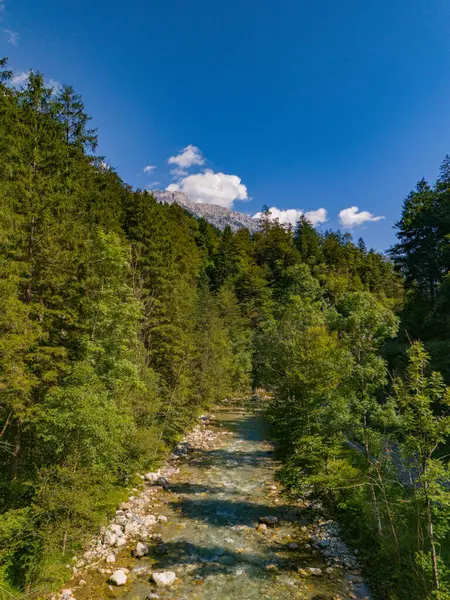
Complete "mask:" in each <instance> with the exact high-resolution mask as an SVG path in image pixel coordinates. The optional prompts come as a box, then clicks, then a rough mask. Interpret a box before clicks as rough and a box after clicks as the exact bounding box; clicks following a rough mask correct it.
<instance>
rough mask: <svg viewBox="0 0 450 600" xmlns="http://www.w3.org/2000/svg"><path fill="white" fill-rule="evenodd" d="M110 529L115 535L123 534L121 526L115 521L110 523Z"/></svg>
mask: <svg viewBox="0 0 450 600" xmlns="http://www.w3.org/2000/svg"><path fill="white" fill-rule="evenodd" d="M110 529H111V531H112V532H113V533H115V534H116V535H123V530H122V527H121V525H119V524H117V523H113V524H112V525H110Z"/></svg>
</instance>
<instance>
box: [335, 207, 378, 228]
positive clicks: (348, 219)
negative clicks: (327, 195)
mask: <svg viewBox="0 0 450 600" xmlns="http://www.w3.org/2000/svg"><path fill="white" fill-rule="evenodd" d="M381 219H384V217H376V216H375V215H373V214H372V213H370V212H368V211H367V210H362V211H360V210H359V208H358V207H357V206H351V207H350V208H344V209H343V210H341V211H340V213H339V221H340V223H341V225H342V227H346V228H351V227H356V226H358V225H362V224H363V223H367V222H368V221H371V222H373V223H375V222H376V221H381Z"/></svg>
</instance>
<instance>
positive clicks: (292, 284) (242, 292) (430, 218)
mask: <svg viewBox="0 0 450 600" xmlns="http://www.w3.org/2000/svg"><path fill="white" fill-rule="evenodd" d="M11 77H12V73H11V72H10V71H9V70H8V64H7V61H6V60H5V59H4V60H2V61H1V72H0V78H1V83H0V92H1V93H0V456H1V460H0V589H1V590H2V591H4V592H5V593H6V594H8V595H11V597H20V596H21V595H22V594H25V593H26V594H34V597H41V596H42V595H44V594H45V593H48V592H50V591H52V590H54V589H56V588H57V586H59V585H61V584H62V583H64V581H65V579H66V578H67V570H66V564H67V562H68V561H70V558H71V557H72V556H73V555H74V554H75V553H76V552H77V551H79V549H80V548H81V547H82V546H83V544H84V543H85V541H86V540H87V539H88V538H89V536H91V535H92V534H93V532H95V531H96V530H97V529H98V527H99V526H100V524H101V523H103V522H104V519H105V518H106V516H107V515H108V514H111V513H112V512H113V511H114V510H115V508H116V506H117V505H118V503H119V502H120V501H121V500H122V499H123V498H124V497H125V496H126V494H127V491H126V490H127V489H129V487H130V485H131V484H132V483H133V481H134V480H135V477H136V473H138V472H142V471H143V470H145V469H146V470H149V469H150V468H153V467H156V466H157V465H158V464H159V463H160V462H161V461H162V460H163V459H164V457H165V456H166V455H167V453H168V452H169V451H170V449H171V448H173V446H174V444H175V443H176V442H177V441H178V440H179V439H180V436H181V435H182V433H183V432H184V431H185V429H186V428H187V427H188V426H189V425H190V424H191V423H192V422H193V419H194V418H195V416H196V415H197V414H199V413H200V411H202V410H204V409H205V408H208V407H211V406H214V405H215V404H217V403H220V402H221V400H223V399H224V398H226V397H231V396H233V395H245V394H248V393H249V392H250V390H252V389H253V390H256V389H258V388H262V389H264V390H267V391H269V392H270V393H271V395H272V398H273V399H272V401H271V402H270V405H269V408H268V418H269V419H270V422H271V425H272V432H273V436H274V439H275V440H276V442H277V448H278V453H279V456H280V458H281V460H282V464H283V467H282V469H281V471H280V473H279V478H280V481H281V482H282V483H283V484H284V485H285V486H286V488H287V489H290V490H303V491H304V490H306V491H307V492H308V493H310V494H312V495H314V496H315V497H318V498H320V499H321V500H322V501H323V502H324V503H325V505H326V506H327V508H328V510H329V511H330V514H333V515H334V517H335V518H336V519H337V520H338V521H339V522H340V523H341V525H342V527H343V531H344V533H345V536H346V540H347V541H348V542H349V543H350V544H351V545H352V546H354V547H356V548H357V549H358V551H359V556H360V557H361V561H362V563H363V565H364V567H365V574H366V575H367V577H368V579H369V581H370V583H371V586H372V588H373V590H374V593H375V594H376V595H377V597H378V598H380V599H389V600H401V599H403V600H404V599H406V598H408V599H410V600H424V599H428V598H439V599H441V600H445V599H447V598H450V544H449V541H450V540H449V536H450V492H449V488H448V482H449V481H450V473H449V472H448V456H449V449H448V448H449V444H448V436H449V434H450V416H449V406H450V388H449V387H448V384H449V383H450V363H449V360H448V354H449V350H450V274H449V270H450V244H449V236H450V158H449V157H447V158H445V160H444V161H443V164H442V167H441V172H440V176H439V178H438V180H437V181H436V182H435V183H434V184H432V185H430V184H429V183H427V182H426V181H424V180H421V181H419V183H418V184H417V187H416V189H415V190H414V191H412V192H411V193H410V194H409V195H408V196H407V198H406V200H405V201H404V204H403V208H402V213H401V218H400V220H399V222H398V223H397V224H396V230H397V238H398V241H397V243H396V244H395V245H394V246H393V247H392V248H390V249H389V251H388V253H387V254H386V255H384V254H382V253H380V252H377V251H374V250H371V249H367V248H366V246H365V244H364V241H363V240H362V239H359V240H358V241H357V242H356V243H355V242H354V241H353V240H352V236H351V235H350V234H348V233H345V234H342V233H341V232H336V231H325V232H323V233H321V232H319V231H318V230H316V229H315V228H314V227H313V226H312V225H311V224H310V223H309V222H308V221H307V220H306V219H305V218H301V219H300V221H299V222H298V223H297V225H296V226H295V227H294V228H290V227H285V226H282V225H281V224H280V223H278V222H277V221H276V220H272V219H271V218H270V212H269V211H268V210H266V211H265V212H264V211H263V216H262V218H261V220H260V228H259V231H258V232H257V233H255V234H254V235H250V234H249V232H248V231H247V230H240V231H238V232H237V233H233V232H232V231H231V230H230V229H229V228H227V229H225V231H224V232H220V231H218V230H216V229H215V228H214V227H213V226H212V225H210V224H208V223H207V222H206V221H204V220H196V219H195V218H193V217H192V216H190V215H189V214H188V213H187V212H185V211H184V210H183V209H182V208H181V207H179V206H177V205H166V204H159V203H157V202H156V200H155V199H154V197H153V196H152V194H151V193H149V192H148V191H142V190H133V189H132V188H131V187H130V186H128V185H126V183H124V182H123V181H122V180H121V179H120V177H119V175H118V174H117V173H116V172H115V170H114V169H113V168H111V167H110V166H108V165H107V164H106V163H105V162H104V159H103V158H101V157H98V156H97V155H96V147H97V134H96V131H95V130H93V129H91V128H90V119H89V116H88V115H87V113H86V112H85V108H84V105H83V101H82V98H81V97H80V96H79V95H78V94H77V93H76V92H75V91H74V89H73V88H72V87H70V86H63V87H61V88H60V89H57V90H53V89H52V88H51V87H49V86H47V85H46V83H45V80H44V77H43V75H42V74H41V73H39V72H30V74H29V77H28V80H27V82H26V83H25V85H24V86H23V87H22V88H21V89H20V90H17V89H15V88H14V87H13V86H12V85H11V84H10V81H11ZM399 201H400V200H399ZM40 595H41V596H40Z"/></svg>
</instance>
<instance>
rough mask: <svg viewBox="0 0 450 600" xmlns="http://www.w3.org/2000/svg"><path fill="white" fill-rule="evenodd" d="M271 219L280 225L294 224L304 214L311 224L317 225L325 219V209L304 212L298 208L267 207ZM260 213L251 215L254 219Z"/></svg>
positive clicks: (259, 215) (258, 216)
mask: <svg viewBox="0 0 450 600" xmlns="http://www.w3.org/2000/svg"><path fill="white" fill-rule="evenodd" d="M269 210H270V218H271V220H275V219H277V220H278V221H279V223H280V224H281V225H295V224H296V223H297V222H298V220H299V219H300V217H301V216H302V215H304V216H305V217H306V218H307V219H308V221H310V222H311V223H312V224H313V225H319V224H320V223H325V222H326V221H327V211H326V210H325V208H318V209H317V210H309V211H307V212H304V211H303V210H300V209H299V208H287V209H285V210H283V209H280V208H277V207H276V206H272V207H271V208H269ZM261 217H262V213H261V212H258V213H256V215H254V216H253V218H254V219H260V218H261Z"/></svg>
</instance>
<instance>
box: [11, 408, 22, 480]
mask: <svg viewBox="0 0 450 600" xmlns="http://www.w3.org/2000/svg"><path fill="white" fill-rule="evenodd" d="M21 435H22V422H21V421H20V420H19V421H17V422H16V423H15V424H14V427H13V453H12V459H11V475H10V477H11V481H15V480H16V479H17V474H18V472H19V455H20V445H21Z"/></svg>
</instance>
